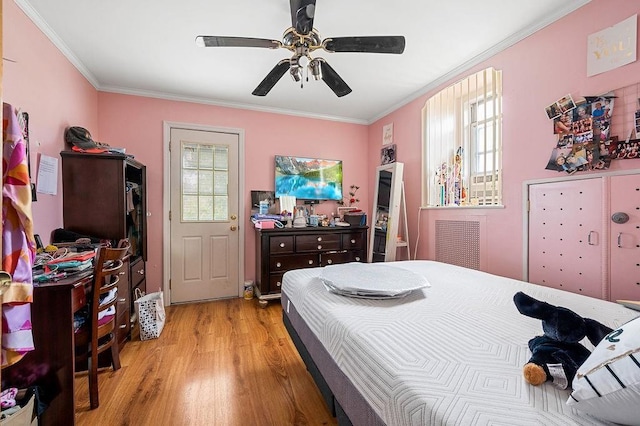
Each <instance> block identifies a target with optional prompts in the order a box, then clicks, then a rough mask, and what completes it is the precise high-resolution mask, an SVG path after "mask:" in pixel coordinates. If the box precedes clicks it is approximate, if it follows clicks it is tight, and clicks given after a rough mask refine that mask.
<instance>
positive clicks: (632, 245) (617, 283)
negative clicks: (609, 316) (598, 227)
mask: <svg viewBox="0 0 640 426" xmlns="http://www.w3.org/2000/svg"><path fill="white" fill-rule="evenodd" d="M615 213H625V214H627V215H628V217H629V220H628V221H627V222H626V223H616V222H615V221H614V220H613V215H614V214H615ZM611 216H612V220H611V225H610V230H611V231H610V232H611V237H610V246H611V249H610V250H611V251H610V253H611V259H610V264H611V275H610V276H611V300H612V301H615V300H620V299H628V300H640V176H638V175H627V176H612V177H611Z"/></svg>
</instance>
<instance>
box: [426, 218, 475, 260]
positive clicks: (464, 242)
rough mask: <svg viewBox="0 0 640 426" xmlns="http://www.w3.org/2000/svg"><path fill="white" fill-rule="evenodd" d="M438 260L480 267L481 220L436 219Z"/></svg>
mask: <svg viewBox="0 0 640 426" xmlns="http://www.w3.org/2000/svg"><path fill="white" fill-rule="evenodd" d="M436 260H437V261H438V262H444V263H449V264H451V265H458V266H463V267H465V268H470V269H477V270H479V269H480V222H476V221H469V220H436Z"/></svg>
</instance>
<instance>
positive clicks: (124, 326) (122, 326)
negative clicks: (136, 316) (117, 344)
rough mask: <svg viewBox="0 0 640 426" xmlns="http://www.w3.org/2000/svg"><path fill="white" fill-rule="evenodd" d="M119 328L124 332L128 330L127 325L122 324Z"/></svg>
mask: <svg viewBox="0 0 640 426" xmlns="http://www.w3.org/2000/svg"><path fill="white" fill-rule="evenodd" d="M118 328H120V329H122V330H124V329H125V328H127V324H122V325H121V326H120V327H118Z"/></svg>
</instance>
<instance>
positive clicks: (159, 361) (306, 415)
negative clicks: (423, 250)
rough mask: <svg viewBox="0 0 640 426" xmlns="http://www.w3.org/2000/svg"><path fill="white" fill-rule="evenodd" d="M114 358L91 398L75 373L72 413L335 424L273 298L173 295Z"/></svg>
mask: <svg viewBox="0 0 640 426" xmlns="http://www.w3.org/2000/svg"><path fill="white" fill-rule="evenodd" d="M120 359H121V363H122V368H121V369H120V370H118V371H116V372H114V371H112V370H106V369H105V370H101V372H100V374H99V377H98V382H99V389H100V407H98V408H97V409H95V410H89V396H88V383H87V382H88V380H87V377H86V375H78V376H77V377H76V423H77V424H78V425H79V426H85V425H86V426H98V425H172V426H174V425H175V426H179V425H335V424H336V421H335V419H334V418H332V417H331V414H330V413H329V411H328V409H327V406H326V405H325V403H324V400H323V399H322V398H321V396H320V393H319V392H318V390H317V388H316V386H315V384H314V383H313V380H312V379H311V376H310V375H309V374H308V372H307V371H306V368H305V366H304V363H303V362H302V360H301V359H300V356H299V355H298V352H297V351H296V349H295V347H294V346H293V343H292V342H291V340H290V338H289V335H288V333H287V331H286V330H285V328H284V325H283V324H282V309H281V307H280V303H279V301H277V300H276V301H272V302H270V303H269V306H267V308H266V309H261V308H260V307H258V303H257V300H256V299H253V300H251V301H247V300H244V299H229V300H223V301H216V302H209V303H200V304H192V305H179V306H172V307H169V308H168V310H167V323H166V326H165V329H164V331H163V332H162V335H161V336H160V338H159V339H154V340H147V341H144V342H142V341H140V340H139V338H138V334H137V333H134V336H133V338H132V340H131V341H130V342H128V343H127V344H126V346H125V348H124V350H123V351H122V353H121V354H120Z"/></svg>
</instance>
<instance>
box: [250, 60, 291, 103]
mask: <svg viewBox="0 0 640 426" xmlns="http://www.w3.org/2000/svg"><path fill="white" fill-rule="evenodd" d="M288 69H289V59H283V60H281V61H280V62H278V63H277V64H276V66H275V67H273V69H272V70H271V71H269V74H267V76H266V77H265V78H264V80H262V81H261V82H260V84H258V87H256V88H255V89H254V90H253V92H251V94H252V95H255V96H266V95H267V93H269V91H270V90H271V89H273V86H275V85H276V83H277V82H278V80H280V79H281V78H282V76H283V75H284V73H286V72H287V70H288Z"/></svg>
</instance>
